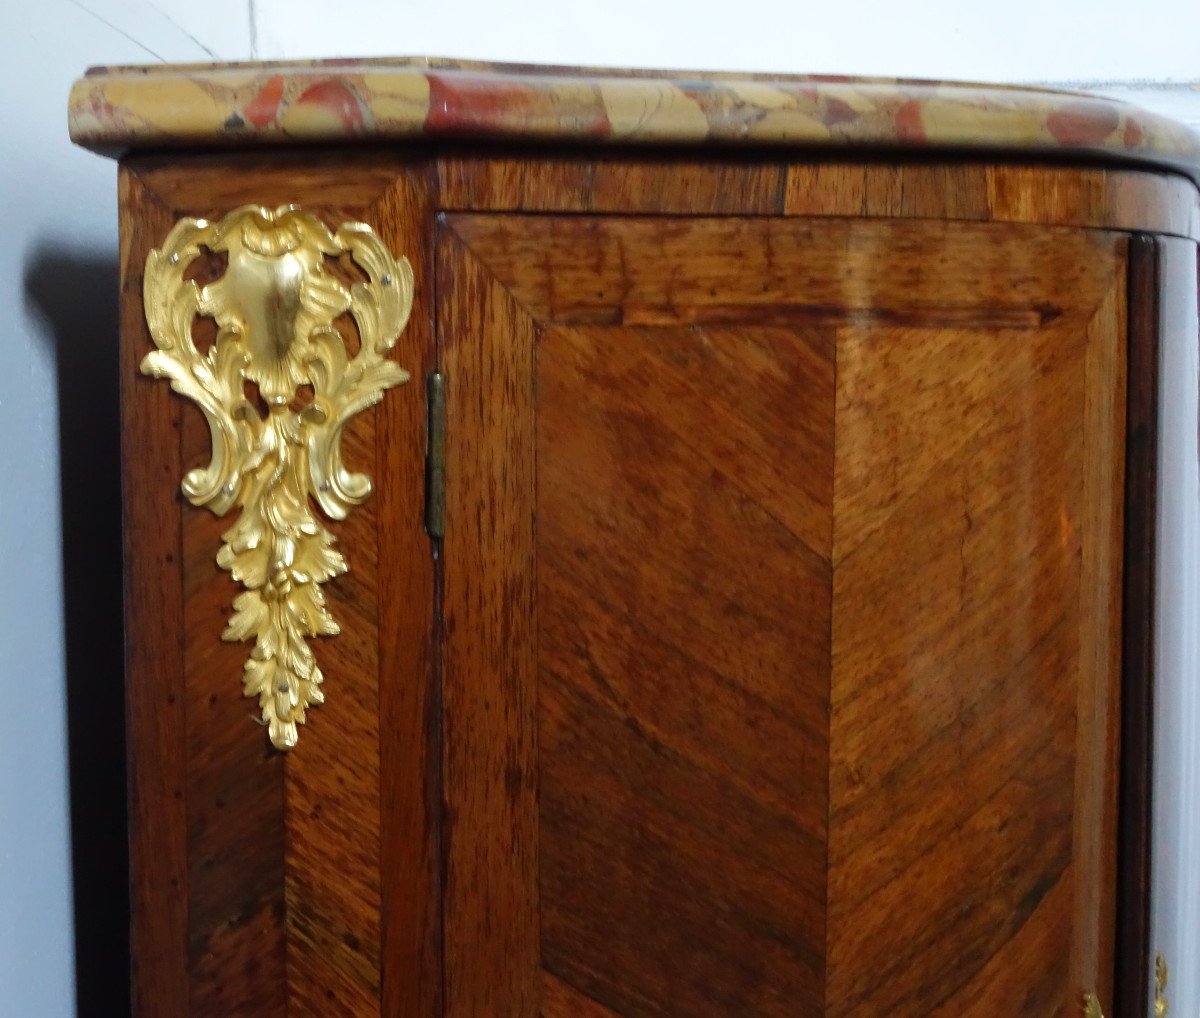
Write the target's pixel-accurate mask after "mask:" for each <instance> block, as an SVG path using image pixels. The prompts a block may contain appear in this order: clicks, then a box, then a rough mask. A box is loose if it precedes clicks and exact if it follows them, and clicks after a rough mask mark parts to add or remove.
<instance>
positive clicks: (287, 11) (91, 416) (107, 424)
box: [0, 0, 1200, 1018]
mask: <svg viewBox="0 0 1200 1018" xmlns="http://www.w3.org/2000/svg"><path fill="white" fill-rule="evenodd" d="M0 15H2V18H0V25H2V26H3V38H4V40H5V43H6V48H7V52H6V53H5V55H4V56H5V59H4V60H3V64H2V67H0V83H2V85H3V90H2V92H0V94H3V95H4V96H5V101H6V113H7V116H6V118H5V123H4V140H3V142H0V144H2V145H3V158H2V160H0V165H2V166H3V170H2V171H0V173H2V176H0V180H2V182H3V190H2V191H0V223H2V225H3V227H4V231H3V241H4V243H3V245H2V246H0V301H2V305H0V306H3V307H4V308H5V309H6V310H7V312H8V314H7V316H6V320H5V325H4V328H3V330H2V331H0V479H2V481H0V576H2V577H3V578H4V583H3V584H2V585H0V1015H3V1016H13V1018H43V1016H46V1018H60V1016H66V1015H70V1014H73V1013H74V1008H75V993H74V979H73V971H74V969H73V946H72V945H73V932H72V893H71V851H70V841H69V834H70V830H69V814H68V798H67V795H68V772H67V767H66V763H67V760H66V752H67V745H68V735H69V737H70V745H71V747H72V751H73V753H74V754H75V757H76V759H75V761H74V768H73V769H74V771H75V773H76V775H77V778H76V780H77V787H76V804H75V811H76V817H75V826H76V836H77V837H81V836H82V837H84V838H85V839H86V840H87V842H88V844H87V845H80V846H77V850H78V852H77V854H80V855H82V856H83V857H84V863H83V865H82V867H81V868H79V869H78V870H77V873H78V875H79V878H80V882H81V884H82V885H83V886H81V887H80V888H79V889H78V897H79V901H80V903H81V904H80V907H81V914H82V916H83V921H82V922H81V930H82V932H81V936H82V937H84V942H83V947H84V948H85V949H86V950H85V951H84V952H83V954H84V955H86V958H88V959H91V961H92V967H91V968H90V969H89V971H88V972H86V973H85V972H82V971H81V986H83V987H84V988H85V989H88V988H90V990H91V991H93V992H94V991H96V990H97V988H102V987H103V986H104V979H105V978H106V977H105V975H104V974H103V972H100V971H98V970H99V969H102V968H103V965H102V960H103V959H99V961H98V960H97V959H98V957H99V956H98V955H96V953H95V949H96V947H97V943H98V942H100V941H103V939H104V938H105V936H107V935H108V934H110V933H111V932H112V928H111V925H110V927H109V928H106V927H105V921H106V920H105V918H104V916H105V914H106V912H105V909H104V903H105V899H104V897H103V895H101V894H100V893H98V889H97V887H96V886H95V884H96V882H97V881H100V882H102V881H103V880H104V879H105V874H106V873H108V872H110V870H109V869H106V866H105V863H106V860H107V859H109V853H111V852H112V851H113V850H114V846H119V844H120V840H121V831H120V826H121V824H122V823H123V819H122V818H121V817H120V815H119V812H118V811H117V809H118V807H117V806H114V804H113V798H112V797H113V795H114V794H118V793H119V788H117V785H118V784H119V778H120V774H119V770H120V767H119V752H120V746H119V742H118V741H115V740H114V739H113V738H112V737H111V736H110V735H109V734H108V733H109V732H110V731H111V729H112V727H113V726H114V725H115V724H117V723H119V715H116V714H115V713H114V712H113V710H112V708H111V707H110V706H109V705H110V704H112V703H117V702H119V700H118V699H114V698H118V697H119V688H118V687H119V682H120V674H119V672H120V666H119V662H117V661H116V659H115V655H116V653H117V652H116V650H115V647H116V646H117V645H116V643H115V642H114V639H113V637H112V635H111V633H112V631H113V630H114V629H115V627H116V626H118V625H119V615H118V614H117V611H116V608H115V604H116V602H117V600H118V599H119V596H120V588H119V581H118V580H116V579H115V577H114V574H113V572H112V566H113V563H114V562H115V557H116V555H117V553H118V552H117V544H116V528H117V519H116V517H115V516H114V515H113V513H112V509H111V503H112V500H113V499H114V498H115V494H116V487H115V480H114V478H113V476H112V475H113V474H114V472H115V466H116V464H115V453H114V445H113V442H114V429H115V421H116V418H115V412H114V407H113V402H112V401H113V394H114V391H115V375H114V372H115V360H114V358H113V351H114V349H115V343H116V323H115V319H114V311H113V309H114V306H115V304H114V301H113V297H114V295H115V286H116V275H115V264H116V218H115V174H114V169H113V165H112V164H111V163H108V162H105V161H103V160H100V159H98V158H96V157H94V156H91V155H88V154H87V153H84V152H81V151H78V150H75V149H72V148H71V146H70V145H69V143H68V142H67V138H66V125H65V117H64V111H65V103H66V95H67V89H68V87H69V84H70V81H71V79H72V78H73V77H74V76H75V75H76V74H78V73H80V72H81V71H82V70H83V68H84V67H85V66H86V65H88V64H93V63H138V62H153V61H157V60H160V59H161V60H209V59H220V60H231V59H244V58H248V57H251V56H256V57H258V58H260V59H272V58H281V57H307V56H333V55H374V54H395V53H429V54H436V55H445V56H464V57H477V58H495V59H510V60H528V61H541V62H561V63H569V62H578V63H592V64H606V65H622V64H628V65H642V66H659V67H692V68H702V67H710V68H726V69H738V68H741V69H748V70H757V69H762V70H778V71H806V70H807V71H824V72H842V73H862V74H881V75H907V76H921V77H961V78H973V79H977V80H995V81H1041V82H1069V83H1080V82H1082V83H1091V84H1095V85H1098V86H1099V87H1102V88H1103V89H1104V90H1105V91H1111V92H1116V93H1117V94H1128V95H1132V96H1133V97H1134V98H1135V101H1138V102H1141V103H1143V104H1144V105H1148V106H1153V107H1154V108H1156V109H1161V110H1163V111H1165V112H1168V113H1173V114H1174V115H1176V116H1179V117H1181V118H1184V119H1187V120H1189V121H1191V122H1192V123H1195V124H1197V125H1200V86H1198V85H1197V84H1192V85H1190V86H1189V85H1188V84H1187V83H1189V82H1192V83H1196V82H1198V81H1200V55H1198V53H1200V51H1198V50H1197V40H1200V4H1197V3H1196V2H1195V0H1147V2H1144V3H1142V4H1131V3H1129V2H1128V0H1054V2H1052V3H1050V2H1047V0H1007V2H1006V3H1004V4H988V5H983V4H979V3H976V4H969V3H967V4H964V3H963V0H928V2H925V3H920V4H898V3H895V2H892V0H843V2H842V3H840V4H828V5H820V6H818V5H815V4H812V5H803V6H802V5H798V4H796V3H795V2H794V0H744V2H741V3H737V4H735V5H734V6H733V7H732V8H730V7H729V5H726V4H722V5H717V4H706V3H705V2H704V0H691V2H684V0H670V2H660V3H654V2H652V0H607V2H606V3H604V4H597V3H594V2H589V3H587V4H584V3H579V2H569V0H536V2H530V3H525V4H498V3H496V2H494V0H487V2H484V0H470V2H463V3H459V4H457V5H455V4H448V3H445V2H438V3H431V2H428V0H425V2H422V3H412V2H406V0H388V2H384V0H379V2H375V3H357V4H356V3H342V4H329V3H328V2H324V0H322V2H318V0H208V2H207V3H204V4H196V3H194V2H190V0H189V2H185V0H159V2H158V3H157V4H156V3H153V2H150V0H40V2H37V3H29V2H28V0H0ZM59 351H61V354H60V353H59ZM1193 388H1194V387H1193ZM60 392H61V394H62V399H63V402H62V405H60V403H59V394H60ZM60 415H62V416H61V417H60ZM1192 426H1193V428H1194V424H1193V425H1192ZM60 435H61V439H62V445H61V449H60ZM60 452H61V455H60ZM60 465H61V469H62V470H63V471H64V473H63V474H62V476H60ZM1168 494H1170V493H1168ZM1175 494H1176V495H1178V493H1175ZM106 506H107V508H106ZM64 512H65V515H64ZM64 524H65V531H64ZM1193 547H1194V545H1193ZM64 550H65V553H64ZM64 573H65V574H66V575H67V577H68V580H69V583H68V585H67V586H66V587H64V583H63V580H62V577H63V575H64ZM64 591H65V594H66V598H65V600H66V603H67V605H68V607H69V609H70V610H69V613H68V618H69V621H70V626H69V628H68V629H67V630H66V633H67V638H66V639H64ZM1191 603H1192V604H1196V600H1195V599H1194V598H1193V600H1192V602H1191ZM1189 624H1192V622H1191V620H1189ZM105 634H109V635H107V636H106V635H105ZM68 652H69V654H68ZM68 658H69V663H70V668H69V670H68V667H67V664H68ZM68 673H69V682H68ZM1182 679H1183V683H1182V684H1181V685H1180V686H1179V688H1180V689H1181V690H1186V689H1187V688H1192V689H1194V681H1193V680H1194V676H1193V675H1186V676H1183V677H1182ZM1189 684H1190V685H1189ZM68 690H69V691H70V699H71V702H72V704H73V707H72V711H71V713H70V717H71V718H72V723H71V726H70V729H69V730H68V726H67V717H68V710H67V704H68ZM1180 695H1181V696H1182V695H1184V693H1183V692H1181V693H1180ZM1194 700H1195V695H1194V694H1193V702H1194ZM1198 741H1200V740H1195V739H1193V740H1191V743H1190V748H1189V746H1187V745H1185V743H1184V741H1183V740H1182V739H1176V740H1175V741H1174V742H1173V743H1172V745H1173V746H1174V747H1175V749H1173V750H1172V752H1175V751H1176V750H1179V751H1181V752H1184V753H1188V752H1190V753H1191V763H1190V764H1187V766H1190V768H1191V770H1190V771H1189V772H1188V773H1193V774H1194V773H1196V770H1197V768H1196V756H1197V751H1196V748H1195V747H1196V745H1197V744H1198ZM1182 766H1184V764H1181V767H1182ZM1185 769H1186V768H1185ZM1163 780H1164V781H1168V782H1170V781H1172V780H1174V778H1173V775H1171V774H1167V775H1164V776H1163ZM89 782H91V783H89ZM114 789H116V791H114ZM1179 791H1180V789H1174V790H1170V794H1171V795H1174V794H1175V793H1176V792H1179ZM1186 791H1187V789H1186V788H1183V789H1182V792H1186ZM1180 816H1181V817H1182V819H1183V820H1184V821H1185V822H1184V823H1183V824H1182V825H1180V824H1176V827H1175V828H1173V830H1175V831H1176V834H1175V835H1173V837H1178V839H1179V842H1178V845H1175V846H1174V848H1173V849H1172V850H1173V851H1175V856H1174V857H1173V858H1175V859H1176V861H1177V862H1179V861H1180V859H1179V854H1178V853H1179V851H1184V850H1185V849H1186V848H1187V845H1188V844H1190V845H1192V846H1195V845H1196V843H1197V840H1198V839H1197V838H1196V836H1195V834H1194V833H1193V834H1191V835H1190V838H1191V840H1190V841H1189V840H1188V838H1189V835H1188V828H1187V823H1189V822H1191V820H1192V819H1193V818H1194V817H1195V816H1196V814H1195V812H1192V813H1188V814H1180ZM93 844H94V845H95V846H96V856H97V858H96V859H94V860H92V861H91V862H90V864H89V861H88V856H89V855H90V853H89V851H88V849H89V848H90V847H91V846H92V845H93ZM1168 847H1170V846H1168ZM1181 865H1182V866H1183V868H1182V869H1181V870H1180V872H1181V873H1185V872H1188V871H1189V866H1190V872H1193V873H1195V872H1197V871H1200V859H1195V858H1193V859H1192V861H1191V862H1190V863H1189V862H1188V860H1187V859H1183V860H1182V862H1181ZM1191 884H1192V885H1194V884H1195V881H1192V882H1191ZM1184 890H1186V889H1181V888H1179V887H1174V888H1168V889H1167V892H1166V893H1164V895H1163V896H1162V901H1161V903H1160V908H1159V913H1160V914H1162V913H1163V909H1164V908H1165V909H1166V910H1167V911H1168V912H1170V913H1171V915H1172V916H1173V918H1172V922H1173V923H1174V925H1173V926H1171V929H1177V928H1178V927H1179V926H1180V924H1181V923H1182V924H1183V925H1185V926H1186V924H1187V923H1188V922H1191V923H1192V925H1193V934H1192V936H1193V939H1192V940H1191V941H1190V942H1191V943H1192V944H1195V943H1197V939H1198V938H1197V936H1196V931H1195V929H1194V927H1195V922H1196V920H1197V918H1198V917H1197V916H1195V915H1194V914H1193V915H1192V916H1191V918H1190V919H1189V917H1188V916H1187V915H1186V914H1184V913H1181V912H1179V909H1178V907H1177V904H1176V903H1177V902H1178V901H1179V900H1181V899H1180V896H1179V895H1180V893H1181V891H1184ZM107 893H108V894H109V898H108V901H109V902H111V901H113V900H119V895H120V893H121V889H120V888H110V889H108V891H107ZM1187 893H1190V894H1192V896H1193V897H1194V895H1195V893H1196V889H1195V887H1194V886H1192V889H1191V891H1189V892H1187ZM113 895H117V896H118V897H117V898H116V899H114V898H113V897H112V896H113ZM1182 900H1184V901H1185V903H1186V901H1187V900H1190V899H1188V898H1187V895H1186V894H1184V898H1183V899H1182ZM1172 909H1173V910H1174V911H1173V912H1172ZM108 921H109V922H110V924H111V923H112V922H113V921H114V920H113V919H112V918H111V915H110V918H109V920H108ZM116 921H117V925H118V927H119V922H120V921H121V917H120V916H119V914H118V915H116ZM117 932H119V929H118V930H117ZM1175 960H1176V966H1177V968H1176V972H1177V973H1178V975H1177V976H1176V977H1175V978H1173V980H1172V982H1173V984H1175V985H1176V986H1177V987H1178V992H1180V993H1183V992H1187V993H1188V994H1189V996H1190V1000H1191V1003H1187V1004H1186V1006H1184V999H1183V998H1182V997H1181V998H1180V1004H1179V1005H1178V1006H1177V1007H1176V1008H1173V1010H1172V1013H1178V1014H1180V1015H1191V1014H1196V1013H1200V999H1198V998H1197V996H1195V995H1193V994H1196V993H1198V992H1200V985H1198V984H1197V978H1198V976H1197V974H1196V973H1195V972H1194V971H1193V972H1192V974H1191V975H1188V974H1187V973H1186V972H1185V968H1186V966H1184V964H1183V960H1182V959H1178V958H1177V959H1175ZM1196 964H1200V959H1197V960H1196V961H1195V962H1193V970H1194V967H1195V965H1196ZM107 978H109V979H116V980H118V981H119V980H120V979H121V978H122V974H121V973H119V972H118V973H109V974H108V976H107ZM109 985H110V986H111V985H113V984H111V983H110V984H109ZM80 1013H82V1014H88V1015H90V1014H97V1015H103V1016H105V1018H108V1016H110V1015H116V1013H117V1012H116V1011H114V1010H113V1009H112V1008H111V1007H110V1006H106V1004H104V1003H100V1002H97V1001H95V1000H89V1001H87V1002H86V1003H85V1006H83V1007H82V1008H81V1012H80Z"/></svg>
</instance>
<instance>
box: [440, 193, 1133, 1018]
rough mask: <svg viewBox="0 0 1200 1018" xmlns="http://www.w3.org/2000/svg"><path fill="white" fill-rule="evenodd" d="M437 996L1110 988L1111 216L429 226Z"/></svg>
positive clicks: (621, 1009)
mask: <svg viewBox="0 0 1200 1018" xmlns="http://www.w3.org/2000/svg"><path fill="white" fill-rule="evenodd" d="M436 271H437V278H436V288H437V328H438V342H439V356H440V359H441V365H442V370H443V371H444V373H445V375H446V379H447V407H448V413H447V419H448V430H447V443H448V445H447V471H446V476H447V490H446V532H445V540H444V547H443V569H444V589H443V597H444V601H443V622H442V630H443V640H444V642H443V645H442V648H441V654H442V666H443V696H444V704H443V706H444V719H445V724H444V805H445V828H444V837H445V852H446V860H445V866H446V870H445V889H444V893H445V912H444V937H445V951H446V953H445V965H446V971H445V986H446V1014H447V1015H448V1016H449V1018H483V1016H505V1018H510V1016H511V1018H517V1016H520V1018H527V1016H539V1015H541V1016H546V1018H568V1016H572V1018H573V1016H595V1018H600V1016H608V1015H678V1016H688V1018H701V1016H710V1015H730V1016H732V1015H737V1016H746V1015H788V1016H797V1015H828V1016H846V1018H850V1016H853V1018H862V1016H865V1015H921V1016H944V1018H950V1016H954V1018H965V1016H978V1018H995V1016H996V1015H1001V1014H1011V1015H1022V1016H1025V1018H1038V1016H1046V1018H1049V1016H1051V1015H1059V1014H1067V1013H1074V1010H1075V1009H1077V1008H1079V1007H1080V1006H1081V1001H1082V995H1083V993H1084V991H1085V990H1095V991H1096V992H1097V993H1098V994H1099V996H1100V999H1101V1001H1102V1002H1103V1003H1105V1004H1106V1006H1107V1004H1108V1001H1109V998H1110V995H1111V979H1112V977H1111V972H1112V949H1113V928H1114V915H1113V912H1114V885H1115V873H1114V866H1115V863H1114V845H1115V836H1116V835H1115V823H1116V815H1115V814H1116V769H1117V763H1118V761H1117V738H1116V733H1117V729H1118V721H1119V718H1118V699H1119V674H1120V646H1119V636H1120V633H1119V623H1120V595H1121V560H1120V548H1121V540H1122V497H1121V492H1122V483H1123V448H1124V399H1125V324H1124V304H1125V241H1124V239H1123V238H1122V237H1121V236H1120V235H1118V234H1112V233H1103V232H1098V231H1077V230H1060V229H1043V228H1037V227H1026V226H1015V225H969V224H961V223H936V222H919V221H911V222H900V221H890V220H877V221H872V222H866V221H856V220H851V219H840V220H783V219H770V218H760V219H731V218H722V219H686V218H676V219H654V218H646V217H637V218H620V217H588V216H515V215H501V216H477V215H453V216H449V217H447V218H446V219H445V220H444V221H443V222H442V224H441V228H440V232H439V236H438V241H437V270H436Z"/></svg>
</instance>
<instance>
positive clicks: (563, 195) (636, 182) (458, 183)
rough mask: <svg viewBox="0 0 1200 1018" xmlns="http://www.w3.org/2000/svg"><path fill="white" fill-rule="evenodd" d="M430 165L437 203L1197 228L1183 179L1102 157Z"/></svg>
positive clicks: (634, 159)
mask: <svg viewBox="0 0 1200 1018" xmlns="http://www.w3.org/2000/svg"><path fill="white" fill-rule="evenodd" d="M438 174H439V181H440V193H441V202H442V207H443V208H445V209H448V210H464V211H505V212H615V213H620V212H625V213H634V212H637V213H654V214H659V215H662V214H674V215H709V214H714V215H715V214H724V213H740V214H742V215H786V216H853V217H856V218H862V217H869V218H902V219H959V220H966V221H972V222H1010V223H1042V224H1044V225H1055V226H1082V227H1092V228H1102V229H1116V230H1145V231H1151V232H1156V233H1164V234H1174V235H1177V236H1183V237H1191V238H1200V192H1197V190H1196V188H1195V186H1194V185H1193V184H1192V182H1191V181H1189V180H1187V179H1186V178H1184V177H1177V176H1172V175H1170V174H1166V173H1164V174H1148V173H1145V172H1134V171H1129V170H1119V169H1111V168H1109V169H1080V168H1077V167H1071V168H1065V167H1055V166H1027V165H1019V164H1014V165H1004V164H1001V165H995V164H986V163H982V162H974V163H972V162H955V163H944V162H943V163H939V162H929V161H914V162H911V163H897V162H895V161H892V160H889V161H887V162H870V161H862V162H855V163H847V162H843V161H830V160H818V161H801V162H796V163H788V162H781V161H772V160H768V159H765V158H759V159H748V158H745V157H743V158H741V159H734V158H731V157H728V156H725V157H719V156H716V155H714V156H713V158H711V159H709V160H706V161H705V162H704V163H682V164H681V163H680V162H679V161H678V160H676V159H672V158H670V157H668V156H659V157H654V156H630V155H611V156H607V157H605V158H600V159H597V158H595V157H589V156H575V157H564V156H561V155H556V154H550V155H548V156H545V157H541V158H530V157H529V155H528V153H520V154H514V155H511V156H508V157H502V158H497V157H495V156H490V155H489V156H487V157H482V156H481V157H470V156H448V157H443V158H441V159H439V160H438Z"/></svg>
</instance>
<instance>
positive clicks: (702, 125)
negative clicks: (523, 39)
mask: <svg viewBox="0 0 1200 1018" xmlns="http://www.w3.org/2000/svg"><path fill="white" fill-rule="evenodd" d="M68 122H69V127H70V134H71V138H72V140H73V141H75V142H76V143H77V144H80V145H82V146H84V147H86V148H90V149H93V150H95V151H99V152H102V153H104V154H110V155H120V154H123V153H124V152H128V151H131V150H136V149H148V148H167V147H174V148H178V147H229V146H243V145H271V144H289V143H290V144H313V143H336V144H344V143H346V142H348V141H355V142H368V141H376V142H378V141H388V140H402V139H411V138H417V137H430V138H483V139H489V140H505V141H520V140H530V141H539V142H548V141H564V142H587V143H590V144H614V145H616V144H620V145H673V144H675V145H678V144H683V145H703V144H715V145H722V146H746V147H755V146H765V147H776V146H778V147H791V148H811V149H821V148H826V149H839V148H876V149H881V150H889V149H891V150H896V149H902V150H917V151H929V150H939V149H941V150H975V151H988V152H997V153H1005V152H1016V153H1020V154H1022V155H1034V156H1036V155H1047V156H1054V157H1057V158H1069V157H1070V156H1072V155H1080V156H1086V157H1090V158H1108V159H1111V160H1114V161H1119V162H1122V163H1139V164H1147V165H1151V166H1155V167H1159V168H1166V169H1172V170H1175V171H1178V172H1182V173H1185V174H1187V175H1188V176H1190V177H1191V178H1192V179H1193V180H1194V181H1196V182H1197V183H1198V184H1200V134H1197V133H1196V132H1195V131H1193V130H1191V129H1190V128H1188V127H1187V126H1185V125H1183V124H1180V123H1177V122H1175V121H1173V120H1170V119H1169V118H1167V117H1163V116H1160V115H1158V114H1155V113H1151V112H1149V111H1146V110H1142V109H1139V108H1138V107H1136V106H1132V105H1130V104H1127V103H1123V102H1119V101H1117V100H1113V99H1108V98H1103V97H1100V96H1092V95H1087V94H1085V93H1071V92H1057V91H1051V90H1048V89H1037V88H1025V87H1020V86H1006V85H972V84H965V83H955V82H935V81H914V80H903V79H880V78H841V77H833V76H821V75H814V76H780V75H752V74H731V73H714V74H700V73H692V72H644V71H618V70H594V69H583V68H580V69H571V68H551V67H528V66H517V65H489V64H473V63H467V62H460V61H450V60H439V59H436V58H399V59H396V60H392V61H380V60H366V61H346V60H338V61H329V62H311V61H309V62H296V63H283V64H261V63H260V64H210V65H199V64H197V65H165V66H157V67H118V68H93V69H92V70H90V71H89V72H88V73H87V75H86V76H85V77H83V78H81V79H79V80H78V81H76V82H75V84H74V86H73V87H72V89H71V95H70V100H69V104H68Z"/></svg>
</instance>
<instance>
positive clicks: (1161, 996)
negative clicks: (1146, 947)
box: [1154, 951, 1171, 1018]
mask: <svg viewBox="0 0 1200 1018" xmlns="http://www.w3.org/2000/svg"><path fill="white" fill-rule="evenodd" d="M1167 978H1168V973H1167V959H1166V958H1164V957H1163V954H1162V952H1161V951H1159V952H1158V954H1156V955H1155V956H1154V1018H1167V1012H1168V1011H1170V1010H1171V1005H1170V1004H1169V1003H1168V1001H1167Z"/></svg>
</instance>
